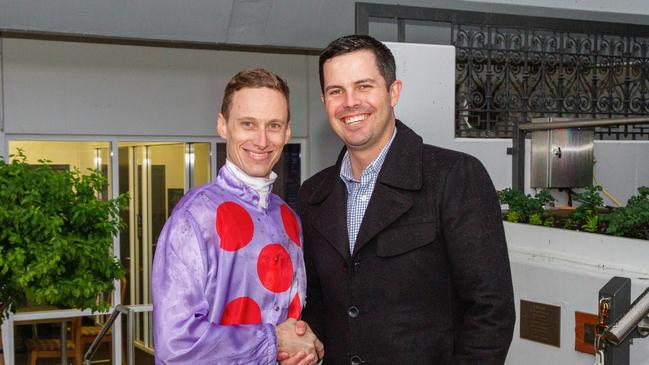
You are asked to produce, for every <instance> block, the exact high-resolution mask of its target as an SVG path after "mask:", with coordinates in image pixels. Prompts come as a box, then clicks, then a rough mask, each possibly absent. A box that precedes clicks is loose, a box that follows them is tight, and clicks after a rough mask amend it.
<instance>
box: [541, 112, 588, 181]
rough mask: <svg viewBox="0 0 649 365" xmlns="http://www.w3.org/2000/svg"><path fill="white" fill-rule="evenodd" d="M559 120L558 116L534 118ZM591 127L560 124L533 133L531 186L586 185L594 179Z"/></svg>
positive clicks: (543, 120)
mask: <svg viewBox="0 0 649 365" xmlns="http://www.w3.org/2000/svg"><path fill="white" fill-rule="evenodd" d="M546 120H548V121H550V122H552V121H562V119H560V118H548V119H537V120H536V121H541V122H545V121H546ZM593 137H594V131H593V130H592V129H580V128H563V129H553V130H545V131H534V132H533V133H532V161H531V187H533V188H568V187H572V188H574V187H585V186H589V185H592V182H593Z"/></svg>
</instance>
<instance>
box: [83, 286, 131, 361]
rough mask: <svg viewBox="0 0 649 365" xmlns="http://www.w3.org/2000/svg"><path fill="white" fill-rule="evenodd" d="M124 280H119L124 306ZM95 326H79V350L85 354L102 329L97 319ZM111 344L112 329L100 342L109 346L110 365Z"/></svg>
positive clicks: (111, 358) (111, 357) (105, 317)
mask: <svg viewBox="0 0 649 365" xmlns="http://www.w3.org/2000/svg"><path fill="white" fill-rule="evenodd" d="M126 284H127V281H126V278H121V279H120V293H119V295H120V298H121V303H122V304H124V295H125V294H126ZM110 302H111V303H112V295H111V300H110ZM101 317H104V319H107V317H108V316H101ZM95 323H96V324H95V325H92V326H81V349H82V350H83V352H84V353H85V352H86V350H87V349H88V347H89V346H90V344H91V343H92V341H94V340H95V337H97V335H98V334H99V332H100V331H101V328H102V327H103V323H101V324H100V323H99V321H97V319H95ZM112 342H113V329H112V328H110V329H108V332H106V335H105V336H104V338H103V339H102V340H101V343H109V344H111V345H109V346H111V351H109V353H110V360H111V363H112V362H113V361H112V360H113V351H112Z"/></svg>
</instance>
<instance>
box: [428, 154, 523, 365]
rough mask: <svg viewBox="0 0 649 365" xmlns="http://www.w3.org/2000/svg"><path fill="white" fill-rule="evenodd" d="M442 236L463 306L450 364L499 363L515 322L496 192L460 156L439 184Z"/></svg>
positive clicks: (474, 164)
mask: <svg viewBox="0 0 649 365" xmlns="http://www.w3.org/2000/svg"><path fill="white" fill-rule="evenodd" d="M440 209H441V211H440V214H441V216H442V220H441V222H442V227H441V232H442V235H443V238H444V240H445V241H446V245H447V252H448V256H449V260H450V262H451V268H452V271H453V284H454V286H455V288H456V292H457V293H458V295H459V297H460V299H461V300H462V302H463V309H464V320H463V324H462V330H461V333H459V334H458V335H457V337H456V344H455V349H454V357H453V360H454V361H453V363H454V364H477V363H480V364H502V363H504V362H505V358H506V356H507V351H508V349H509V345H510V343H511V339H512V334H513V329H514V323H515V320H516V315H515V310H514V294H513V288H512V280H511V272H510V266H509V257H508V253H507V243H506V241H505V233H504V229H503V224H502V216H501V212H500V204H499V203H498V199H497V195H496V191H495V189H494V186H493V184H492V182H491V179H490V178H489V175H488V174H487V171H486V170H485V168H484V167H483V166H482V164H481V163H480V162H479V161H478V160H477V159H475V158H473V157H470V156H464V157H462V158H461V159H460V160H459V161H457V162H456V163H455V164H454V166H453V167H452V168H451V171H450V173H449V175H448V177H447V179H446V181H445V184H444V196H443V202H442V205H441V207H440Z"/></svg>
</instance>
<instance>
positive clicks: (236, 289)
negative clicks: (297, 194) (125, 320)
mask: <svg viewBox="0 0 649 365" xmlns="http://www.w3.org/2000/svg"><path fill="white" fill-rule="evenodd" d="M267 199H268V205H267V208H266V209H262V208H258V207H257V205H258V204H257V203H258V202H259V195H258V194H257V193H256V192H255V191H254V190H252V189H251V188H249V187H248V186H247V185H245V184H244V183H243V182H241V181H240V180H238V179H237V178H236V177H235V176H234V175H233V174H232V173H231V172H230V171H229V170H228V169H227V168H221V170H220V171H219V175H218V177H217V178H216V181H214V182H212V183H209V184H206V185H204V186H201V187H198V188H196V189H192V190H191V191H189V192H188V193H187V194H186V195H185V196H184V197H183V198H182V199H181V201H180V202H179V203H178V205H177V206H176V207H175V209H174V211H173V213H172V215H171V217H169V220H168V221H167V222H166V224H165V226H164V228H163V230H162V232H161V234H160V238H159V239H158V242H157V248H156V251H155V257H154V260H153V274H152V293H153V330H154V333H153V335H154V345H155V358H156V364H191V365H199V364H218V365H221V364H227V365H231V364H275V363H276V360H275V359H276V357H277V338H276V334H275V325H276V324H279V323H281V322H283V321H285V320H286V319H287V318H288V317H293V318H299V317H300V313H301V311H302V308H303V307H304V300H305V293H306V276H305V270H304V260H303V257H302V230H301V226H300V223H299V220H298V219H297V217H296V215H295V213H293V211H292V210H291V209H290V208H289V207H288V205H286V203H284V202H283V201H282V200H281V199H280V198H279V197H278V196H277V195H275V194H269V195H268V198H267Z"/></svg>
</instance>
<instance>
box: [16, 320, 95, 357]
mask: <svg viewBox="0 0 649 365" xmlns="http://www.w3.org/2000/svg"><path fill="white" fill-rule="evenodd" d="M68 323H70V333H69V337H68V341H67V355H68V359H72V360H73V364H74V365H81V362H82V360H83V359H82V356H83V355H82V354H81V318H74V319H72V320H70V321H69V322H68ZM25 347H27V365H36V362H37V361H38V359H39V358H60V357H61V340H60V339H58V338H51V339H50V338H43V339H41V338H32V339H28V340H25Z"/></svg>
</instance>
